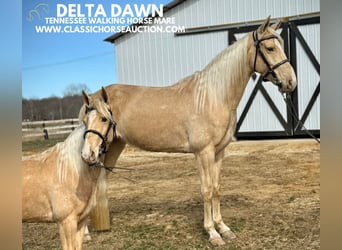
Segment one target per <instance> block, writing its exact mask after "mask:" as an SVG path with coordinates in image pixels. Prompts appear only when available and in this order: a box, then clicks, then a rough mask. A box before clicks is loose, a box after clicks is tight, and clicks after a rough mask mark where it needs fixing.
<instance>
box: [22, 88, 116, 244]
mask: <svg viewBox="0 0 342 250" xmlns="http://www.w3.org/2000/svg"><path fill="white" fill-rule="evenodd" d="M82 94H83V102H84V108H83V109H82V112H80V120H82V121H83V123H82V124H81V125H79V126H78V127H77V128H76V129H75V130H74V131H73V132H72V133H71V134H70V135H69V136H68V138H67V139H66V140H65V141H64V142H61V143H58V144H56V145H55V146H54V147H52V148H50V149H48V150H46V151H45V152H43V153H41V154H38V155H34V156H29V157H24V158H23V159H22V164H23V180H22V181H23V182H22V184H23V186H22V220H23V222H53V221H55V222H57V223H58V225H59V233H60V237H61V242H62V246H63V249H65V250H66V249H70V250H74V249H82V240H83V234H84V227H85V219H86V218H87V216H88V215H89V213H90V211H91V210H92V208H93V207H94V206H95V204H96V192H97V188H98V185H100V184H101V182H103V181H105V176H106V175H105V170H104V169H103V168H102V169H101V168H99V167H97V166H96V165H97V164H98V163H100V157H101V155H102V154H103V153H105V151H106V149H107V147H108V145H109V143H111V141H112V140H113V137H114V122H113V120H112V115H111V110H110V107H109V106H108V104H107V102H108V97H107V94H106V92H105V90H104V89H103V90H102V98H101V99H97V98H92V97H90V96H88V95H87V94H86V93H84V92H83V93H82ZM92 165H94V166H92Z"/></svg>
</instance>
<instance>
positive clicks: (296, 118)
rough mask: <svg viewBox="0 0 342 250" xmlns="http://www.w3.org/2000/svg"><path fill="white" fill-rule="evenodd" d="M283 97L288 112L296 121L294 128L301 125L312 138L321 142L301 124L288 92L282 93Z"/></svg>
mask: <svg viewBox="0 0 342 250" xmlns="http://www.w3.org/2000/svg"><path fill="white" fill-rule="evenodd" d="M282 96H283V99H284V101H285V103H286V105H287V107H288V108H289V110H290V113H291V115H292V117H293V118H294V119H295V120H296V122H297V123H298V125H297V126H296V128H295V130H296V129H297V128H298V126H301V127H302V128H303V129H304V132H305V133H307V134H308V135H309V136H310V137H311V138H313V139H314V140H315V141H316V142H317V143H321V140H320V139H318V138H317V137H316V136H314V135H313V134H312V133H311V132H310V131H309V130H308V129H307V128H306V127H305V126H304V124H303V122H302V121H301V120H299V118H298V114H297V112H296V110H295V107H294V105H293V103H292V100H291V96H290V95H288V94H285V93H284V94H283V95H282Z"/></svg>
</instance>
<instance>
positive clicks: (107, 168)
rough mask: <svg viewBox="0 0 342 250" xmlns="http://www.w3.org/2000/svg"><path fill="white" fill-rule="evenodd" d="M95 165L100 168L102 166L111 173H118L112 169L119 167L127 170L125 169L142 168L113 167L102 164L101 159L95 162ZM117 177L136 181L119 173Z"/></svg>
mask: <svg viewBox="0 0 342 250" xmlns="http://www.w3.org/2000/svg"><path fill="white" fill-rule="evenodd" d="M95 167H100V168H104V169H105V170H107V171H109V172H111V173H113V174H118V172H114V171H113V169H120V170H127V171H133V170H134V171H136V170H142V169H136V168H124V167H118V166H114V167H109V166H106V165H104V164H103V163H102V162H101V161H99V162H97V163H96V164H95ZM119 177H120V178H123V179H125V180H128V181H131V182H133V183H138V182H137V181H136V180H133V179H130V178H128V177H125V176H122V175H120V174H119Z"/></svg>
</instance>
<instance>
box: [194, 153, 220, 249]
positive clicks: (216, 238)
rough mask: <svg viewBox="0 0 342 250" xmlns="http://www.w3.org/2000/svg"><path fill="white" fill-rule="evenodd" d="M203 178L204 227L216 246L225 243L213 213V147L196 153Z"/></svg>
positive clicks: (201, 178)
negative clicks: (217, 228) (216, 227)
mask: <svg viewBox="0 0 342 250" xmlns="http://www.w3.org/2000/svg"><path fill="white" fill-rule="evenodd" d="M196 160H197V164H198V168H199V174H200V180H201V192H202V196H203V201H204V228H205V230H206V231H207V232H208V234H209V241H210V243H211V244H213V245H215V246H220V245H224V244H225V242H224V241H223V240H222V238H221V235H220V234H219V233H218V232H217V231H216V229H215V225H214V221H213V215H212V198H213V183H212V176H211V172H212V171H210V168H212V167H213V165H214V161H215V153H214V149H213V148H211V147H210V148H207V149H205V150H202V151H201V152H200V153H198V154H196Z"/></svg>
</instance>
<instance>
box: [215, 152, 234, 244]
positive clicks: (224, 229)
mask: <svg viewBox="0 0 342 250" xmlns="http://www.w3.org/2000/svg"><path fill="white" fill-rule="evenodd" d="M223 157H224V149H223V150H221V152H219V153H218V154H216V157H215V162H214V164H213V167H212V168H211V169H210V170H211V176H212V181H213V198H212V206H213V220H214V223H215V226H216V227H217V228H218V230H219V232H220V234H221V235H222V236H223V237H224V238H225V239H228V240H231V239H234V238H236V236H235V234H234V233H233V232H232V231H231V229H230V228H229V227H228V226H227V225H226V224H224V222H223V220H222V215H221V208H220V175H221V167H222V160H223Z"/></svg>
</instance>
